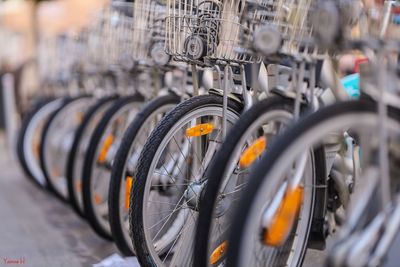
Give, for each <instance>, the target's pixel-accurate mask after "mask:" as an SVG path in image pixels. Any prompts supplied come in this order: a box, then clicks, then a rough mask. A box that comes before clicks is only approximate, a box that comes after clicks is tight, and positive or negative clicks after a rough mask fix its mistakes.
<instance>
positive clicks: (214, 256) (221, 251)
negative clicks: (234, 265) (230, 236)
mask: <svg viewBox="0 0 400 267" xmlns="http://www.w3.org/2000/svg"><path fill="white" fill-rule="evenodd" d="M227 246H228V242H227V241H224V242H222V244H221V245H219V246H218V247H217V248H216V249H214V251H213V252H212V253H211V256H210V264H211V265H214V264H216V263H217V262H218V261H220V260H221V259H222V257H224V255H225V253H226V248H227Z"/></svg>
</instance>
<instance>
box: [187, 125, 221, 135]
mask: <svg viewBox="0 0 400 267" xmlns="http://www.w3.org/2000/svg"><path fill="white" fill-rule="evenodd" d="M212 130H214V125H212V124H211V123H203V124H198V125H196V126H193V127H190V128H188V129H186V136H188V137H194V136H202V135H206V134H209V133H211V132H212Z"/></svg>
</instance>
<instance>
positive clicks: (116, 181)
mask: <svg viewBox="0 0 400 267" xmlns="http://www.w3.org/2000/svg"><path fill="white" fill-rule="evenodd" d="M179 102H180V97H179V96H177V95H175V94H169V95H165V96H161V97H158V98H156V99H154V100H153V101H151V102H149V103H148V104H147V105H146V106H144V107H143V109H142V110H141V111H140V112H139V113H138V115H136V117H135V119H134V120H133V121H132V122H131V124H130V125H129V127H128V129H127V130H126V132H125V134H124V137H123V138H122V142H121V145H120V147H119V149H118V151H117V154H116V156H115V160H114V164H113V168H112V172H111V180H110V189H109V194H108V197H109V198H108V199H109V200H108V208H109V214H110V216H109V221H110V226H111V233H112V236H113V238H114V242H115V244H116V245H117V247H118V249H119V250H120V251H121V252H122V254H124V255H125V256H132V255H134V253H133V251H132V249H131V246H130V245H129V244H127V242H131V241H130V240H129V241H128V240H126V238H125V235H124V232H123V230H122V229H123V227H124V226H123V225H122V222H121V219H120V210H119V208H120V205H121V203H120V190H121V183H122V180H123V179H124V178H123V177H124V174H123V172H124V170H125V166H126V162H127V160H128V157H129V154H130V150H131V146H132V143H133V142H134V140H135V138H136V136H137V135H138V134H139V132H140V131H141V129H142V126H143V124H144V123H145V122H146V120H147V118H149V117H150V116H152V115H153V114H154V112H156V111H157V110H158V109H159V108H161V107H162V106H164V105H171V104H178V103H179Z"/></svg>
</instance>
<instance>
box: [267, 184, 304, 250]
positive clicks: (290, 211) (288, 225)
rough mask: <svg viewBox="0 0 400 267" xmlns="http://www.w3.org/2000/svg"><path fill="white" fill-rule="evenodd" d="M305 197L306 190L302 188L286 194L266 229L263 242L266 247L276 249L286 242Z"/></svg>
mask: <svg viewBox="0 0 400 267" xmlns="http://www.w3.org/2000/svg"><path fill="white" fill-rule="evenodd" d="M303 195H304V189H303V187H300V186H298V187H297V188H296V189H294V190H291V191H287V192H286V194H285V196H284V198H283V200H282V202H281V204H280V205H279V208H278V210H277V212H276V214H275V216H274V218H273V219H272V222H271V224H270V225H268V226H267V227H266V229H265V232H264V240H263V241H264V244H265V245H268V246H273V247H276V246H280V245H282V244H283V243H284V242H285V241H286V239H287V237H288V236H289V234H290V232H291V230H292V228H293V224H294V220H295V219H296V217H297V215H298V213H299V210H300V207H301V203H302V202H303Z"/></svg>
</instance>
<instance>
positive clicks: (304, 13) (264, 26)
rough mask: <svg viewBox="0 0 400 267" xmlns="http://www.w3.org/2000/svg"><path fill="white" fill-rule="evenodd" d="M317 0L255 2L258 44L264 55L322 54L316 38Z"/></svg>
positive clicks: (258, 48) (253, 4) (255, 44)
mask: <svg viewBox="0 0 400 267" xmlns="http://www.w3.org/2000/svg"><path fill="white" fill-rule="evenodd" d="M315 4H316V0H260V1H256V2H253V3H252V8H253V17H254V20H256V21H257V23H256V24H257V27H259V30H258V32H257V31H256V34H255V36H254V38H255V40H254V46H255V48H256V49H257V50H258V51H260V52H261V53H262V54H263V55H264V56H266V55H272V54H283V55H287V56H295V57H296V56H302V57H304V56H306V57H308V56H321V55H324V54H325V51H323V50H321V49H320V48H319V47H318V46H317V45H316V43H315V40H314V38H313V24H312V18H313V10H314V7H315Z"/></svg>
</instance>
